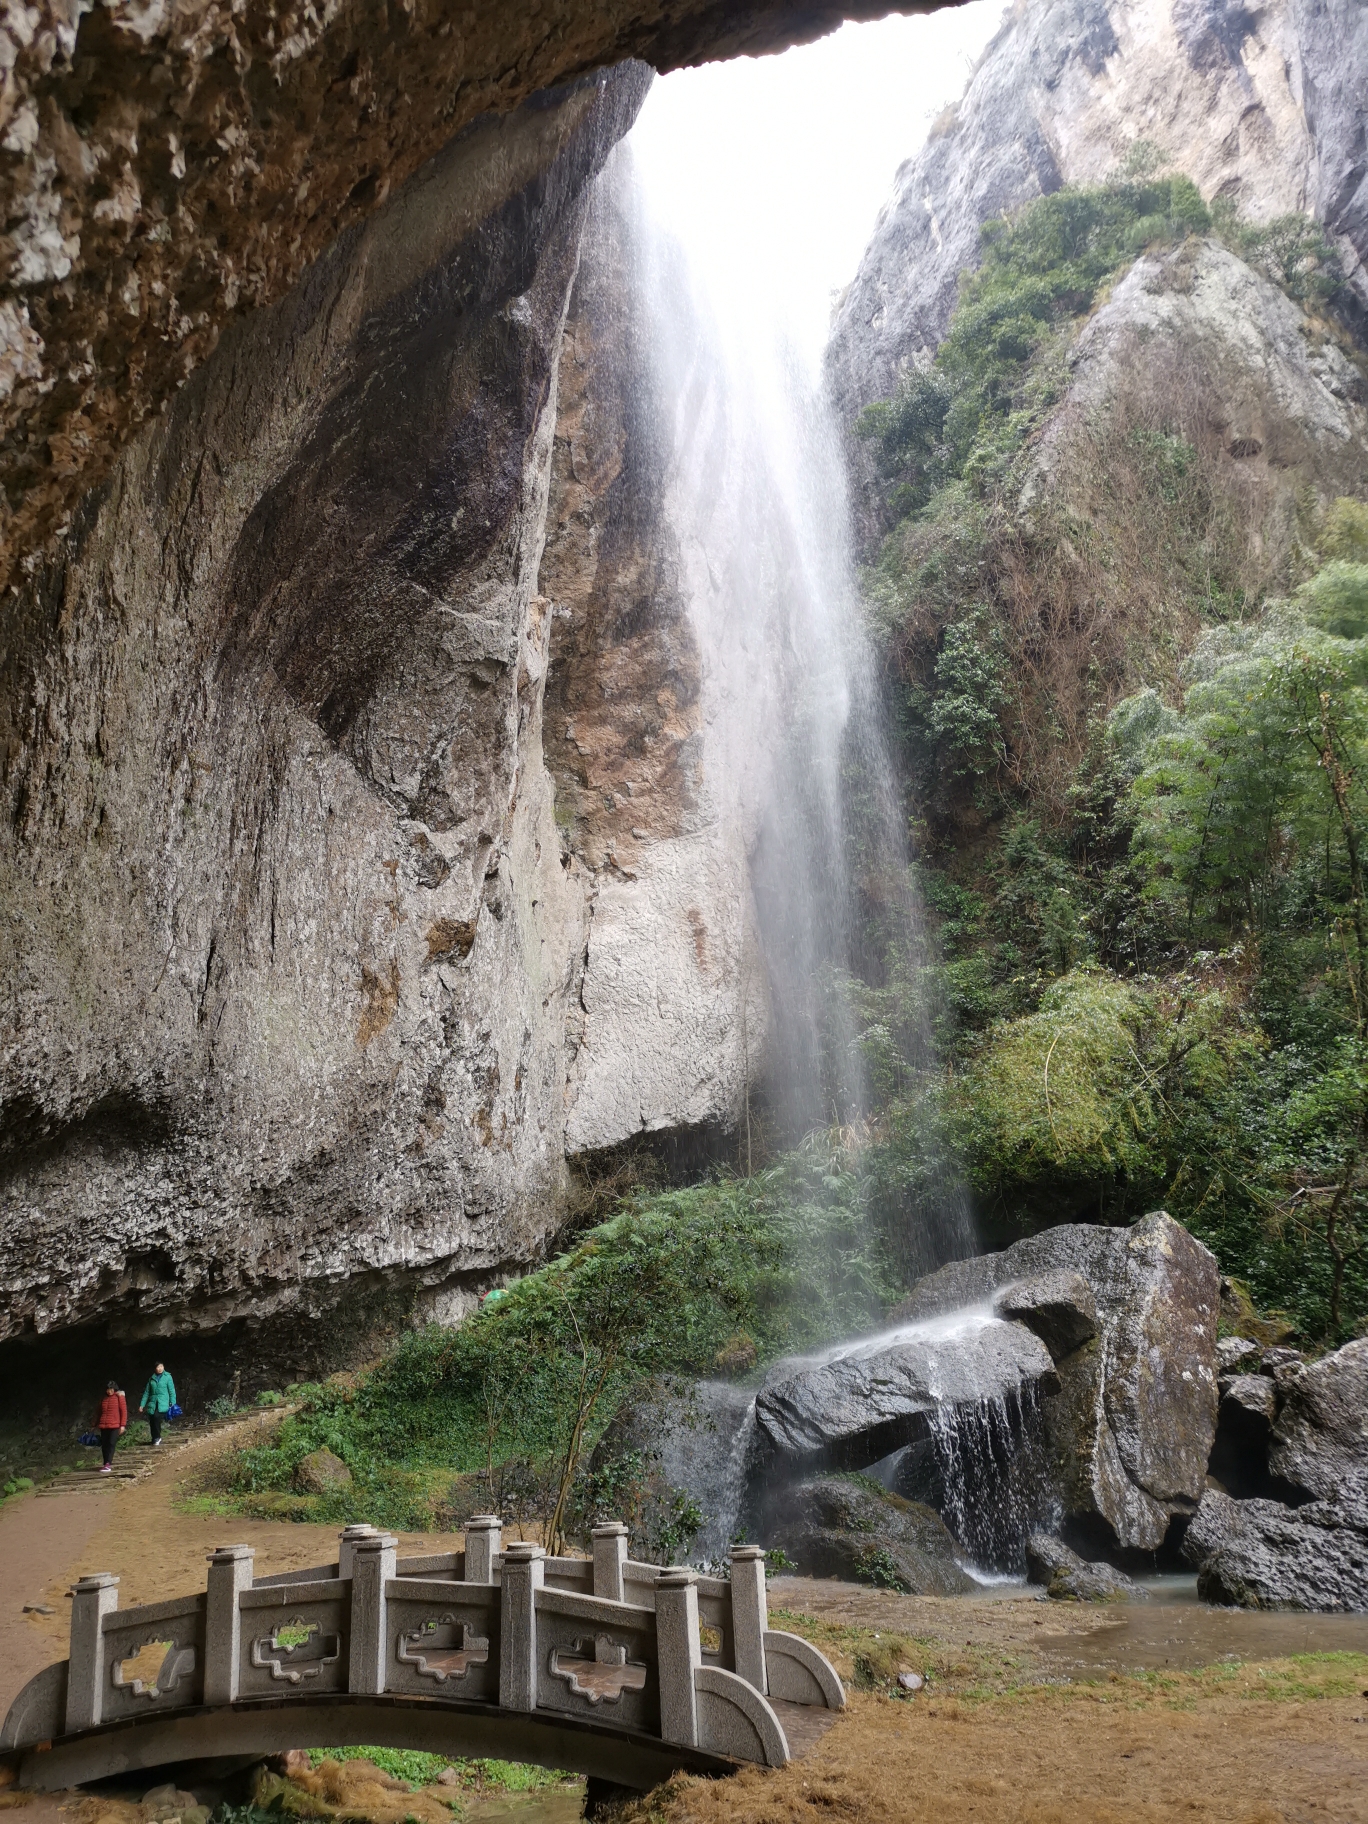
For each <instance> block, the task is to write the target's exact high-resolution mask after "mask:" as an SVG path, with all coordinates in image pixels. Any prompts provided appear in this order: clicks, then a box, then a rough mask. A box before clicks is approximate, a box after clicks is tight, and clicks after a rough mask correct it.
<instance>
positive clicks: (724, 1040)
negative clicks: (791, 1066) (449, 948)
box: [539, 154, 767, 1155]
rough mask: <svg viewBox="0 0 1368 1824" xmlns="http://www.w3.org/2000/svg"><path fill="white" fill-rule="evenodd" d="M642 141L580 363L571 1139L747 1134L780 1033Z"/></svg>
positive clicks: (549, 722) (561, 440)
mask: <svg viewBox="0 0 1368 1824" xmlns="http://www.w3.org/2000/svg"><path fill="white" fill-rule="evenodd" d="M621 161H622V154H618V155H616V156H615V158H614V160H613V161H612V168H610V170H609V171H607V172H605V174H604V176H603V178H602V179H600V181H599V184H598V185H597V186H596V190H595V197H594V201H593V204H592V206H591V210H590V219H589V223H588V226H587V228H586V233H585V239H584V247H583V253H582V257H581V261H580V271H579V277H578V279H577V281H576V286H575V292H574V297H573V299H572V301H571V306H570V314H569V319H568V322H567V325H566V336H565V346H564V351H563V353H562V357H561V367H560V395H559V397H560V407H559V410H560V416H559V423H558V427H557V435H556V446H555V453H554V457H553V462H552V479H551V500H550V511H549V514H548V521H547V545H546V552H545V555H544V557H543V560H542V568H541V580H540V584H539V587H540V588H541V590H542V591H543V593H544V595H545V596H546V598H547V601H548V603H549V611H550V616H551V649H550V667H551V669H550V677H549V680H548V683H547V697H546V737H545V747H546V755H547V763H548V765H549V767H550V768H551V771H552V774H553V777H554V781H555V791H556V815H557V821H558V823H559V824H560V827H561V831H562V842H563V844H564V845H565V849H566V853H567V857H570V858H573V861H572V869H573V872H574V874H575V877H576V878H577V879H579V880H581V881H582V882H583V885H584V890H585V894H586V918H587V940H586V944H585V948H584V953H583V956H582V958H581V959H580V974H579V999H578V1006H577V1008H576V1009H574V1010H573V1011H572V1016H571V1026H570V1031H569V1033H568V1054H567V1073H568V1074H567V1090H566V1094H567V1108H566V1150H567V1152H568V1153H570V1154H571V1155H574V1154H578V1153H590V1152H596V1151H600V1150H602V1149H604V1148H607V1147H612V1146H616V1145H619V1144H621V1143H622V1142H623V1141H627V1140H631V1139H633V1138H636V1137H638V1136H640V1135H642V1134H650V1133H658V1132H661V1131H662V1130H679V1129H685V1130H688V1129H700V1128H702V1129H716V1128H719V1127H721V1128H730V1127H733V1126H734V1125H735V1124H736V1122H737V1118H738V1115H739V1112H740V1110H741V1106H742V1103H743V1101H744V1097H745V1092H746V1083H747V1080H748V1079H749V1078H751V1077H753V1076H754V1075H755V1074H756V1068H757V1063H758V1060H759V1058H760V1056H761V1053H762V1050H763V1044H764V1037H765V1031H766V1020H767V1013H766V1006H765V995H764V981H765V972H764V968H763V964H762V963H761V962H760V959H759V956H758V952H757V947H756V939H755V932H754V923H755V918H754V908H753V904H752V899H751V890H750V883H749V878H748V866H747V841H748V834H749V832H748V827H747V823H746V820H745V818H744V817H742V816H740V815H738V814H736V807H735V806H734V805H732V804H731V803H723V802H721V801H720V800H719V796H718V791H717V784H716V782H717V779H718V776H719V774H720V773H721V772H722V770H723V768H722V766H721V763H720V761H721V757H720V755H719V754H718V752H717V740H718V726H717V725H718V705H717V704H716V702H715V701H714V700H713V699H714V698H715V696H716V688H717V679H716V669H717V668H716V666H715V665H714V666H710V665H708V664H707V663H706V660H707V657H708V655H707V654H706V653H705V651H704V650H703V645H702V639H701V634H703V633H704V632H705V630H700V628H699V627H698V626H697V625H696V624H695V621H694V618H693V614H692V611H691V602H690V594H689V586H688V578H687V576H686V574H685V567H684V565H683V561H682V556H681V553H680V550H679V545H678V535H677V532H676V529H675V526H674V524H673V522H672V519H671V515H670V512H669V505H668V501H669V493H670V475H671V468H672V463H673V460H674V452H673V449H672V447H671V442H670V436H669V430H668V423H669V419H670V414H669V412H668V410H667V409H664V406H663V400H662V394H661V384H660V376H659V373H658V371H657V369H656V366H655V364H654V362H653V359H652V346H651V344H652V336H653V328H652V323H651V319H650V316H649V314H648V313H647V312H646V311H645V310H644V308H643V303H642V297H641V292H640V287H639V284H638V283H637V278H636V274H637V262H638V256H639V247H638V240H639V236H640V234H641V232H642V229H641V226H640V224H639V222H637V221H636V219H635V215H634V210H633V205H632V199H631V188H630V183H629V178H628V172H627V170H626V169H625V167H624V166H623V165H622V162H621Z"/></svg>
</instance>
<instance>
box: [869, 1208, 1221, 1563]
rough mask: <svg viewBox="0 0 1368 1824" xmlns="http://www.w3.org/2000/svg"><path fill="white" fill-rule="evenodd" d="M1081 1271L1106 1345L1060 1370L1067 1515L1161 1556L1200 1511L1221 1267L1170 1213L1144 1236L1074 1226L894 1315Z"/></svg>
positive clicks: (1076, 1354)
mask: <svg viewBox="0 0 1368 1824" xmlns="http://www.w3.org/2000/svg"><path fill="white" fill-rule="evenodd" d="M1047 1273H1048V1274H1052V1275H1053V1274H1057V1273H1076V1274H1078V1275H1079V1276H1081V1278H1083V1279H1084V1280H1085V1281H1086V1282H1087V1284H1088V1286H1089V1288H1090V1290H1091V1292H1092V1296H1093V1299H1094V1301H1095V1305H1096V1310H1097V1320H1098V1334H1097V1335H1096V1336H1095V1337H1093V1338H1091V1339H1090V1340H1088V1341H1087V1342H1085V1343H1083V1344H1082V1345H1081V1346H1079V1347H1078V1348H1076V1349H1075V1350H1073V1351H1072V1352H1071V1353H1070V1354H1069V1355H1066V1356H1063V1357H1061V1358H1060V1360H1059V1361H1058V1362H1057V1363H1056V1365H1055V1366H1056V1372H1057V1373H1058V1376H1059V1380H1060V1383H1061V1386H1060V1390H1059V1391H1058V1392H1057V1393H1055V1394H1053V1395H1052V1396H1051V1397H1047V1398H1046V1400H1045V1402H1044V1419H1045V1430H1046V1439H1047V1444H1048V1447H1049V1451H1050V1456H1051V1461H1052V1473H1053V1476H1054V1478H1055V1485H1056V1488H1057V1491H1058V1494H1059V1498H1060V1501H1061V1503H1062V1507H1063V1516H1064V1518H1065V1519H1067V1520H1072V1521H1074V1522H1076V1523H1079V1524H1081V1525H1082V1526H1083V1527H1084V1528H1087V1527H1089V1526H1092V1527H1096V1528H1098V1529H1099V1530H1100V1533H1101V1536H1102V1538H1103V1539H1106V1540H1108V1541H1109V1542H1110V1543H1112V1544H1114V1545H1116V1546H1120V1547H1123V1548H1131V1549H1140V1550H1146V1551H1153V1550H1155V1549H1157V1548H1158V1547H1159V1546H1160V1545H1161V1544H1162V1543H1163V1540H1164V1536H1165V1534H1166V1532H1167V1531H1168V1526H1169V1522H1170V1520H1171V1518H1172V1516H1173V1515H1174V1514H1176V1513H1191V1512H1193V1511H1194V1510H1195V1509H1196V1506H1197V1503H1198V1501H1199V1500H1200V1498H1201V1494H1202V1490H1203V1487H1204V1486H1205V1479H1206V1472H1207V1462H1208V1459H1209V1457H1210V1454H1211V1445H1212V1440H1213V1438H1214V1436H1215V1431H1216V1409H1217V1385H1216V1314H1217V1308H1218V1301H1219V1289H1220V1281H1219V1274H1218V1271H1217V1267H1216V1261H1215V1258H1214V1256H1213V1255H1212V1254H1211V1253H1210V1252H1209V1250H1208V1249H1206V1248H1205V1247H1203V1246H1202V1244H1201V1243H1200V1242H1198V1241H1196V1240H1194V1239H1193V1237H1192V1236H1191V1235H1189V1234H1188V1233H1187V1231H1186V1230H1185V1229H1184V1228H1183V1227H1182V1226H1181V1225H1180V1224H1178V1223H1176V1222H1174V1221H1173V1219H1172V1218H1171V1217H1170V1216H1168V1215H1167V1214H1165V1213H1164V1212H1162V1211H1159V1212H1156V1213H1155V1214H1153V1215H1150V1216H1146V1217H1145V1218H1144V1219H1143V1221H1141V1222H1139V1223H1137V1224H1136V1225H1135V1227H1134V1228H1132V1229H1102V1228H1091V1227H1085V1226H1083V1225H1081V1224H1064V1225H1061V1226H1060V1227H1058V1228H1055V1229H1047V1230H1044V1231H1043V1232H1042V1233H1041V1234H1039V1235H1033V1236H1029V1237H1028V1238H1027V1239H1026V1240H1024V1241H1019V1242H1016V1243H1014V1244H1013V1246H1012V1247H1010V1248H1007V1249H1005V1250H1004V1251H1003V1252H1002V1253H1000V1254H988V1255H983V1256H981V1257H979V1258H978V1259H975V1260H967V1261H954V1262H952V1263H951V1264H950V1265H949V1266H946V1267H943V1268H941V1270H940V1271H939V1272H938V1273H933V1274H931V1275H929V1276H928V1277H927V1278H926V1279H924V1280H921V1281H920V1282H919V1283H918V1284H917V1285H916V1286H915V1287H913V1289H912V1292H911V1293H910V1294H909V1296H908V1297H907V1299H905V1300H904V1302H903V1303H902V1305H900V1306H899V1307H898V1309H897V1311H896V1312H895V1314H894V1315H895V1317H901V1318H908V1319H910V1318H921V1317H929V1316H931V1315H933V1314H935V1313H937V1312H945V1311H950V1310H954V1309H956V1308H958V1307H960V1306H966V1305H975V1304H981V1303H983V1302H986V1301H988V1300H990V1299H992V1298H994V1297H995V1296H996V1295H997V1294H998V1293H999V1292H1000V1291H1001V1290H1002V1289H1003V1288H1004V1287H1007V1286H1011V1285H1015V1284H1018V1283H1020V1282H1022V1281H1029V1280H1031V1279H1033V1278H1036V1277H1038V1276H1040V1275H1043V1274H1047Z"/></svg>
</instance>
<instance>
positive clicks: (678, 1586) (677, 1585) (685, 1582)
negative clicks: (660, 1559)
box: [656, 1564, 698, 1590]
mask: <svg viewBox="0 0 1368 1824" xmlns="http://www.w3.org/2000/svg"><path fill="white" fill-rule="evenodd" d="M697 1582H698V1572H697V1571H694V1570H690V1568H689V1566H688V1565H687V1564H667V1565H666V1567H665V1569H664V1570H663V1571H662V1572H661V1573H660V1575H659V1577H657V1578H656V1588H657V1589H658V1590H687V1589H688V1587H689V1585H690V1584H692V1583H697Z"/></svg>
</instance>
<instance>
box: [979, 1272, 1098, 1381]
mask: <svg viewBox="0 0 1368 1824" xmlns="http://www.w3.org/2000/svg"><path fill="white" fill-rule="evenodd" d="M993 1311H994V1313H995V1315H996V1316H998V1317H1003V1318H1006V1319H1007V1320H1008V1322H1009V1323H1011V1322H1015V1323H1019V1324H1025V1326H1026V1328H1027V1329H1028V1330H1033V1331H1034V1332H1035V1334H1036V1335H1037V1336H1038V1337H1039V1338H1040V1340H1041V1342H1042V1343H1044V1345H1045V1347H1046V1348H1047V1349H1048V1350H1049V1352H1050V1358H1051V1360H1052V1361H1056V1362H1057V1361H1060V1360H1062V1358H1063V1357H1064V1356H1066V1355H1072V1354H1073V1352H1074V1350H1075V1349H1079V1348H1081V1347H1082V1346H1083V1344H1084V1343H1086V1342H1090V1341H1091V1339H1092V1338H1093V1337H1095V1336H1096V1335H1097V1300H1096V1299H1095V1298H1094V1297H1093V1293H1092V1287H1091V1286H1090V1285H1089V1284H1088V1282H1087V1280H1086V1279H1084V1277H1083V1275H1082V1274H1081V1273H1068V1272H1064V1273H1042V1274H1040V1275H1039V1276H1038V1277H1037V1278H1035V1279H1025V1280H1020V1281H1017V1282H1016V1283H1014V1284H1012V1285H1009V1286H1004V1287H1003V1288H1002V1290H1001V1291H1000V1292H998V1293H997V1294H996V1296H995V1297H994V1299H993Z"/></svg>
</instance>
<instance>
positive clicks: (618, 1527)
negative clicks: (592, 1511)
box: [589, 1520, 627, 1539]
mask: <svg viewBox="0 0 1368 1824" xmlns="http://www.w3.org/2000/svg"><path fill="white" fill-rule="evenodd" d="M589 1532H590V1536H591V1537H592V1538H594V1539H621V1538H623V1537H624V1536H625V1535H626V1532H627V1527H626V1524H625V1523H624V1522H623V1521H621V1520H600V1521H599V1523H598V1525H597V1526H592V1527H590V1529H589Z"/></svg>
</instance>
